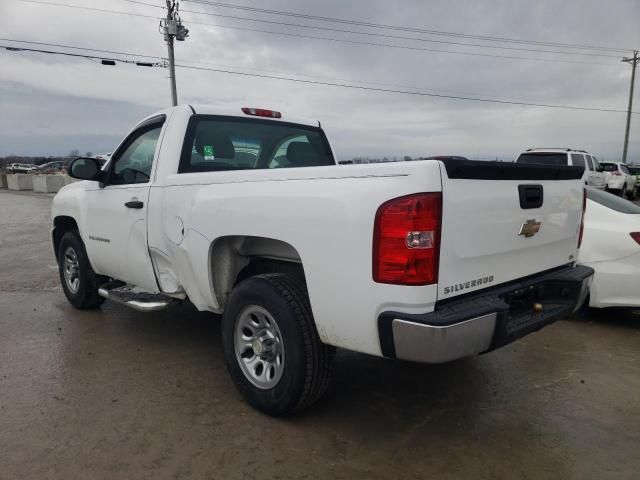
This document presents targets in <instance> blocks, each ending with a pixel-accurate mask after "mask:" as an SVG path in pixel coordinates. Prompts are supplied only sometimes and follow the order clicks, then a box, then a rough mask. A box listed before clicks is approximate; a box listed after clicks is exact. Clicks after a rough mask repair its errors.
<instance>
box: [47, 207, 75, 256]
mask: <svg viewBox="0 0 640 480" xmlns="http://www.w3.org/2000/svg"><path fill="white" fill-rule="evenodd" d="M72 230H78V224H77V223H76V221H75V220H74V219H73V218H72V217H64V216H61V217H56V218H54V219H53V233H52V240H53V252H54V254H55V256H56V260H57V259H58V247H59V246H60V240H62V236H63V235H64V234H65V233H67V232H69V231H72Z"/></svg>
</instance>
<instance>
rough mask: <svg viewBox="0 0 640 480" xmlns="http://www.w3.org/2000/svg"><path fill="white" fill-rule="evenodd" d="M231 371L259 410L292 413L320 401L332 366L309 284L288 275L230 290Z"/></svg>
mask: <svg viewBox="0 0 640 480" xmlns="http://www.w3.org/2000/svg"><path fill="white" fill-rule="evenodd" d="M222 346H223V349H224V356H225V361H226V364H227V368H228V370H229V374H230V375H231V379H232V380H233V382H234V384H235V385H236V387H237V388H238V390H239V391H240V393H241V394H242V396H243V397H244V398H245V400H246V401H247V402H248V403H249V404H250V405H251V406H253V407H254V408H256V409H257V410H259V411H261V412H263V413H266V414H268V415H273V416H287V415H291V414H292V413H295V412H297V411H300V410H303V409H305V408H307V407H309V406H311V405H312V404H314V403H315V402H316V401H318V400H319V399H320V398H321V397H322V396H323V395H324V393H325V392H326V390H327V387H328V386H329V381H330V379H331V372H332V368H333V348H332V347H330V346H328V345H325V344H323V343H322V341H321V340H320V337H319V336H318V333H317V331H316V327H315V322H314V320H313V315H312V313H311V305H310V304H309V298H308V295H307V291H306V288H305V287H304V284H302V283H301V282H299V281H296V280H294V279H293V278H292V277H290V276H288V275H284V274H266V275H257V276H254V277H250V278H247V279H246V280H243V281H242V282H240V283H239V284H238V285H237V286H236V287H235V288H234V290H233V291H232V292H231V295H230V297H229V301H228V303H227V305H226V308H225V312H224V315H223V319H222Z"/></svg>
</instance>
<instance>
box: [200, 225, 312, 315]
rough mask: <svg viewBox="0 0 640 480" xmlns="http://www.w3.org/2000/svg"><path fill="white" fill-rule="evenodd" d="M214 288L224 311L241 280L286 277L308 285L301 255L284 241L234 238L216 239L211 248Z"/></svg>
mask: <svg viewBox="0 0 640 480" xmlns="http://www.w3.org/2000/svg"><path fill="white" fill-rule="evenodd" d="M210 272H211V286H212V288H213V290H214V292H215V294H216V298H217V300H218V304H219V305H220V307H221V308H222V307H224V305H225V303H226V301H227V298H228V296H229V294H230V293H231V290H232V289H233V287H235V286H236V285H237V284H238V283H240V282H241V281H242V280H244V279H246V278H249V277H253V276H255V275H260V274H264V273H286V274H288V275H291V276H292V277H294V278H296V279H297V280H299V281H301V282H303V283H306V280H305V275H304V268H303V265H302V260H301V259H300V255H299V254H298V251H297V250H296V249H295V248H294V247H293V246H292V245H291V244H289V243H287V242H284V241H282V240H276V239H273V238H265V237H252V236H241V235H234V236H228V237H221V238H219V239H217V240H216V241H215V242H214V243H213V245H212V247H211V270H210Z"/></svg>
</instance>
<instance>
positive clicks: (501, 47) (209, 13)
mask: <svg viewBox="0 0 640 480" xmlns="http://www.w3.org/2000/svg"><path fill="white" fill-rule="evenodd" d="M122 1H124V2H129V3H133V4H137V5H145V6H147V7H152V8H161V9H162V8H163V7H162V6H160V5H155V4H152V3H147V2H142V1H139V0H122ZM185 1H187V0H185ZM181 12H182V13H192V14H196V15H207V16H211V17H219V18H228V19H232V20H242V21H247V22H257V23H267V24H270V25H282V26H287V27H298V28H307V29H313V30H321V31H327V32H338V33H348V34H355V35H366V36H369V37H381V38H391V39H395V40H410V41H416V42H427V43H438V44H446V45H456V46H464V47H478V48H490V49H499V50H513V51H520V52H534V53H551V54H559V55H582V56H592V57H593V56H595V57H604V58H615V59H619V58H620V57H619V55H607V54H602V53H583V52H561V51H557V50H540V49H536V48H519V47H505V46H501V45H483V44H479V43H464V42H453V41H448V40H434V39H428V38H416V37H405V36H402V35H389V34H384V33H373V32H362V31H357V30H345V29H341V28H331V27H319V26H316V25H306V24H302V23H289V22H279V21H275V20H264V19H257V18H249V17H239V16H236V15H225V14H221V13H212V12H201V11H197V10H186V9H184V8H183V9H181Z"/></svg>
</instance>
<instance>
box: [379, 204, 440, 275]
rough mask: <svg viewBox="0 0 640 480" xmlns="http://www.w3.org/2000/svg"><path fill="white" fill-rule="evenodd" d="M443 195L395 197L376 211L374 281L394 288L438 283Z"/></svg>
mask: <svg viewBox="0 0 640 480" xmlns="http://www.w3.org/2000/svg"><path fill="white" fill-rule="evenodd" d="M441 219H442V194H441V193H419V194H415V195H408V196H406V197H400V198H395V199H393V200H390V201H388V202H386V203H384V204H382V205H381V206H380V208H378V212H377V213H376V220H375V225H374V230H373V280H374V281H375V282H378V283H393V284H397V285H430V284H433V283H436V282H437V281H438V259H439V256H440V224H441Z"/></svg>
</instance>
